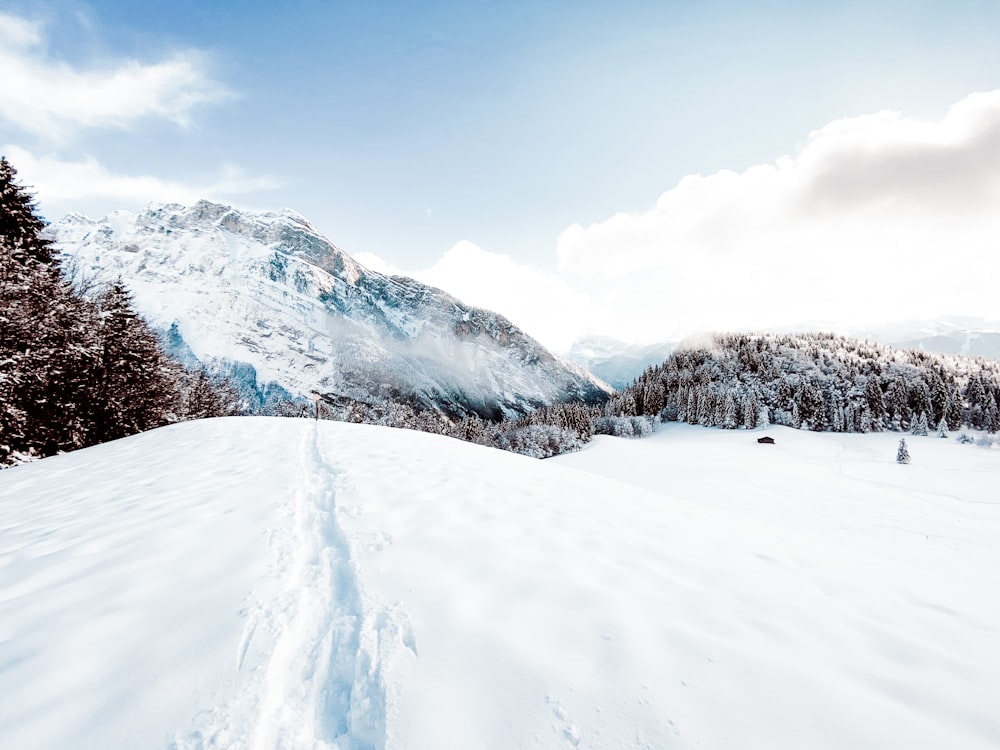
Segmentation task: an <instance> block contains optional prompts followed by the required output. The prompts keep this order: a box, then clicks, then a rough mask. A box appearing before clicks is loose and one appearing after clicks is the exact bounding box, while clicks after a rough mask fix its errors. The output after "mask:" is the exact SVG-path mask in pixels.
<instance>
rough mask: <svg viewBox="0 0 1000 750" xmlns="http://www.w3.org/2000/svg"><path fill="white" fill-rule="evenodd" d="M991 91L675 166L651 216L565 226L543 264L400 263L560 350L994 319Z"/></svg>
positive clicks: (998, 145) (458, 254) (472, 258)
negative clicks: (911, 320) (724, 158)
mask: <svg viewBox="0 0 1000 750" xmlns="http://www.w3.org/2000/svg"><path fill="white" fill-rule="evenodd" d="M997 206H1000V91H996V92H992V93H986V94H974V95H972V96H969V97H967V98H966V99H964V100H962V101H960V102H958V103H957V104H955V105H954V106H953V107H952V108H951V109H950V110H949V112H948V113H947V115H946V116H945V117H944V118H942V119H941V120H938V121H922V120H914V119H911V118H907V117H904V116H903V115H901V114H899V113H895V112H880V113H877V114H873V115H866V116H862V117H854V118H849V119H843V120H838V121H836V122H833V123H830V124H829V125H827V126H825V127H823V128H821V129H819V130H817V131H815V132H813V133H811V134H810V135H809V138H808V140H807V142H806V143H805V145H804V146H803V147H802V148H801V149H800V150H799V151H798V152H797V153H796V154H795V155H792V156H785V157H782V158H780V159H778V160H776V161H775V162H774V163H771V164H762V165H758V166H754V167H752V168H750V169H748V170H746V171H745V172H742V173H736V172H731V171H722V172H718V173H716V174H712V175H708V176H702V175H690V176H688V177H685V178H684V179H682V180H681V181H680V182H679V183H678V184H677V186H676V187H674V188H673V189H671V190H668V191H667V192H665V193H663V194H662V195H661V196H660V198H659V199H658V200H657V202H656V205H655V206H654V207H652V208H651V209H649V210H647V211H643V212H638V213H620V214H616V215H615V216H612V217H610V218H609V219H607V220H606V221H603V222H600V223H597V224H593V225H591V226H587V227H584V226H580V225H573V226H571V227H568V228H567V229H566V230H564V231H563V232H562V233H561V234H560V235H559V237H558V240H557V243H556V248H555V250H556V258H557V261H558V272H557V273H555V274H547V273H543V272H541V271H538V270H537V269H534V268H531V267H528V266H525V265H523V264H520V263H518V262H517V261H515V260H513V259H511V258H510V257H508V256H505V255H498V254H495V253H490V252H487V251H485V250H483V249H481V248H478V247H476V246H475V245H473V244H472V243H468V242H463V243H459V244H458V245H456V246H455V247H453V248H451V249H450V250H449V251H448V252H447V253H445V254H444V255H443V256H442V258H441V259H440V260H439V261H438V262H437V263H435V264H434V266H432V267H431V268H429V269H426V270H424V271H419V272H416V273H414V272H409V275H414V276H417V277H418V278H421V279H422V280H424V281H426V282H428V283H432V284H434V285H436V286H440V287H442V288H444V289H447V290H448V291H450V292H452V293H454V294H455V295H456V296H458V297H459V298H461V299H463V300H465V301H467V302H470V303H473V304H477V305H481V306H484V307H490V308H492V309H495V310H497V311H499V312H501V313H503V314H505V315H507V316H508V317H510V318H511V319H512V320H514V322H516V323H517V324H518V325H520V326H522V327H523V328H524V329H525V330H526V331H527V332H528V333H530V334H532V335H535V336H537V337H538V338H539V339H540V340H542V341H543V343H545V344H547V345H549V346H553V347H555V348H563V347H565V345H566V343H568V341H569V340H571V339H572V337H573V336H574V335H578V334H581V333H600V334H608V335H613V336H617V337H619V338H624V339H627V340H633V341H656V340H664V339H668V338H672V337H676V336H681V335H685V334H688V333H690V332H694V331H704V330H711V329H715V330H727V329H728V330H735V329H743V330H746V329H749V328H766V327H785V326H798V325H805V324H809V323H817V324H822V325H823V326H824V327H826V328H836V327H838V326H840V327H845V328H846V327H848V326H852V325H857V324H868V323H878V322H884V321H888V320H894V319H902V318H905V317H917V318H920V317H932V316H937V315H943V314H970V315H981V316H984V317H989V318H996V317H997V316H998V314H1000V308H998V307H997V305H998V302H997V299H998V297H997V288H996V286H997V279H1000V211H998V210H997Z"/></svg>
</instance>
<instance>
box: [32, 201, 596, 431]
mask: <svg viewBox="0 0 1000 750" xmlns="http://www.w3.org/2000/svg"><path fill="white" fill-rule="evenodd" d="M51 231H52V233H53V236H54V237H55V239H56V242H57V246H58V247H59V249H60V250H61V251H62V252H63V254H64V257H65V258H67V260H68V262H69V267H70V268H71V269H72V272H73V273H74V274H75V275H76V276H77V278H78V279H81V280H83V281H85V282H86V281H92V282H96V283H102V282H107V281H110V280H113V279H114V278H116V277H121V278H122V279H123V280H124V281H125V283H126V285H127V286H128V287H129V288H130V289H131V290H132V291H133V292H134V294H135V306H136V308H137V309H138V310H139V311H140V312H141V313H142V314H143V315H144V316H146V318H147V319H148V320H149V321H150V322H151V323H152V324H153V325H154V326H156V327H158V328H159V329H161V330H163V331H165V332H166V333H167V337H168V339H169V340H170V342H171V345H172V348H173V350H174V351H175V352H177V353H180V354H182V355H187V356H188V357H189V358H191V357H193V358H196V359H197V360H199V361H201V362H204V363H216V364H222V365H224V366H225V367H226V368H228V369H229V370H230V371H232V372H235V373H237V374H239V375H241V376H242V377H243V378H244V379H245V380H247V381H249V382H250V383H251V384H252V385H253V387H254V389H255V390H256V391H257V392H258V393H261V394H263V396H262V397H266V396H267V395H268V394H270V395H272V396H273V395H274V394H279V395H286V396H287V395H291V396H302V395H306V394H308V393H309V392H310V391H311V390H317V391H320V392H322V393H324V394H325V395H327V396H328V398H329V399H330V400H331V401H336V400H338V399H354V400H358V401H367V402H372V401H384V400H392V401H399V402H404V403H407V404H409V405H411V406H414V407H416V408H418V409H432V410H438V411H442V412H444V413H446V414H448V415H451V416H459V415H463V414H467V413H471V412H475V413H478V414H480V415H482V416H499V415H500V414H507V415H513V414H522V413H525V412H527V411H530V410H531V409H533V408H536V407H538V406H540V405H543V404H549V403H552V402H554V401H558V400H560V399H565V398H573V399H582V400H584V401H599V400H601V399H602V398H603V397H604V395H605V392H606V389H607V387H606V386H605V385H604V384H602V383H600V382H599V381H597V380H596V379H595V378H593V377H592V376H590V375H589V374H588V373H586V372H585V371H583V370H582V369H581V368H579V367H577V366H575V365H571V364H569V363H567V362H564V361H562V360H560V359H559V358H557V357H555V356H553V355H552V354H551V353H550V352H548V351H547V350H546V349H544V348H543V347H542V346H541V345H540V344H538V343H537V342H536V341H535V340H534V339H532V338H530V337H529V336H528V335H526V334H525V333H524V332H523V331H521V330H520V329H518V328H517V327H516V326H514V325H513V324H511V323H510V322H509V321H508V320H506V319H505V318H503V317H502V316H500V315H497V314H495V313H492V312H489V311H487V310H482V309H478V308H474V307H469V306H467V305H464V304H462V303H461V302H460V301H459V300H457V299H455V298H454V297H451V296H450V295H448V294H446V293H445V292H442V291H441V290H439V289H434V288H432V287H429V286H426V285H424V284H421V283H419V282H417V281H414V280H413V279H409V278H404V277H399V276H392V277H389V276H385V275H383V274H379V273H375V272H373V271H370V270H368V269H366V268H364V267H363V266H361V265H360V264H359V263H357V262H356V261H354V260H353V259H352V258H351V257H350V256H349V255H348V254H347V253H345V252H344V251H343V250H341V249H340V248H338V247H336V246H335V245H333V244H332V243H331V242H330V241H329V240H327V239H326V238H325V237H323V236H322V235H320V234H319V233H317V232H316V231H315V230H314V229H313V228H312V227H311V226H310V225H309V223H308V222H307V221H306V220H305V219H304V218H303V217H302V216H300V215H298V214H296V213H294V212H292V211H289V210H284V211H280V212H276V213H253V212H246V211H238V210H236V209H233V208H231V207H228V206H222V205H218V204H214V203H209V202H207V201H201V202H199V203H197V204H196V205H194V206H190V207H184V206H179V205H166V206H160V207H155V208H150V209H149V210H147V211H146V212H144V213H142V214H139V215H134V214H130V213H126V212H116V213H113V214H111V215H109V216H107V217H105V218H104V219H101V220H93V219H89V218H87V217H85V216H82V215H80V214H72V215H70V216H68V217H66V218H65V219H63V220H62V221H60V222H58V223H56V224H55V225H53V226H52V228H51Z"/></svg>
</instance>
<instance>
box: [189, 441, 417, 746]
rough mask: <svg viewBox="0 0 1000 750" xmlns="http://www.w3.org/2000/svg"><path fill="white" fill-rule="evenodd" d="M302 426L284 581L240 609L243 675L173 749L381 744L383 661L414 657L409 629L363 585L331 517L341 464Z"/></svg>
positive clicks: (283, 550) (387, 706) (386, 691)
mask: <svg viewBox="0 0 1000 750" xmlns="http://www.w3.org/2000/svg"><path fill="white" fill-rule="evenodd" d="M303 426H304V427H305V430H304V432H303V435H302V438H301V441H300V447H299V463H300V467H299V473H300V476H301V478H300V482H299V486H298V488H297V490H296V492H295V493H294V496H293V497H292V498H291V499H290V500H288V501H286V503H285V504H286V506H287V509H286V513H285V515H286V519H287V522H288V527H289V528H288V529H287V530H285V529H278V530H275V531H274V532H272V536H271V544H272V547H273V548H274V551H275V556H276V563H275V571H274V576H275V577H276V578H277V579H279V580H281V581H282V583H281V585H280V590H279V593H278V595H277V597H276V598H275V599H274V600H273V601H270V602H268V601H261V600H259V599H258V600H256V601H253V602H252V603H250V604H249V605H248V606H247V607H246V609H245V610H244V614H245V616H246V618H247V622H246V625H245V626H244V631H243V636H242V638H241V639H240V643H239V645H238V648H237V653H236V668H237V671H238V672H239V671H241V670H244V669H245V668H246V667H247V665H248V664H249V663H252V666H249V668H248V671H249V675H247V676H245V677H244V682H245V683H247V684H242V685H238V686H237V688H236V689H235V690H232V693H233V695H232V696H231V697H229V698H228V700H227V701H226V702H225V703H224V707H223V708H210V709H206V710H205V711H203V712H202V713H201V714H200V715H199V716H198V717H197V718H196V720H195V725H196V727H197V728H196V729H195V730H194V731H192V732H190V733H188V734H187V735H186V736H183V737H181V736H178V737H177V738H175V740H174V743H173V747H174V748H176V750H202V749H205V748H258V749H259V750H270V749H272V748H275V749H278V748H282V749H284V748H304V747H309V748H317V749H319V748H335V749H336V750H376V749H378V750H381V749H382V748H384V747H385V746H386V742H387V736H388V734H389V729H390V728H389V727H388V726H387V719H388V718H389V717H391V715H392V714H393V707H394V704H395V702H396V697H397V696H396V692H395V691H396V688H395V686H394V685H393V684H392V682H391V681H390V679H389V676H388V674H387V672H388V671H389V669H388V667H389V665H391V663H392V661H393V657H394V656H395V655H396V654H397V653H399V652H400V649H402V648H405V649H406V650H408V651H410V652H411V653H412V654H413V655H414V656H415V655H416V642H415V638H414V635H413V629H412V627H411V625H410V623H409V619H408V617H407V616H406V614H405V613H404V612H403V611H402V610H401V608H400V607H399V606H398V605H397V606H394V607H382V606H380V605H379V604H378V603H377V602H375V601H374V600H373V599H372V598H371V597H370V596H368V595H367V594H366V592H365V591H364V589H363V587H362V585H361V583H360V581H359V577H358V573H357V569H356V566H355V564H354V562H353V558H352V554H351V547H350V544H349V543H348V540H347V538H346V536H345V535H344V532H343V530H342V529H341V527H340V525H339V523H338V521H337V514H338V512H343V511H340V510H338V507H337V497H338V492H339V486H338V483H339V482H340V481H341V473H340V472H339V471H338V469H337V468H336V467H335V466H334V465H332V464H331V463H329V462H328V461H327V460H326V459H325V458H324V456H323V451H322V448H321V445H320V439H319V430H318V425H317V424H316V423H315V422H310V423H307V424H306V425H303ZM255 639H256V641H255ZM255 648H256V651H257V652H263V653H261V654H260V656H259V657H255V656H254V652H255ZM254 662H255V663H254ZM237 682H239V681H237Z"/></svg>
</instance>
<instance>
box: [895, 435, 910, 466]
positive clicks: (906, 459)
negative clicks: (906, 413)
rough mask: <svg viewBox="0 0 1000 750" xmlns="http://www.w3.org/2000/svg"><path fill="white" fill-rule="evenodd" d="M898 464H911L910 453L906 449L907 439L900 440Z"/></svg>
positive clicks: (897, 456) (897, 454) (897, 455)
mask: <svg viewBox="0 0 1000 750" xmlns="http://www.w3.org/2000/svg"><path fill="white" fill-rule="evenodd" d="M896 463H897V464H908V463H910V452H909V451H908V450H907V449H906V439H905V438H900V439H899V450H898V451H896Z"/></svg>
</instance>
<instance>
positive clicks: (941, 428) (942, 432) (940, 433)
mask: <svg viewBox="0 0 1000 750" xmlns="http://www.w3.org/2000/svg"><path fill="white" fill-rule="evenodd" d="M947 429H948V423H947V422H946V421H945V419H944V417H941V421H940V422H938V426H937V437H939V438H946V437H948V432H947Z"/></svg>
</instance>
